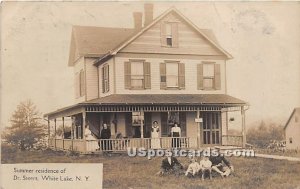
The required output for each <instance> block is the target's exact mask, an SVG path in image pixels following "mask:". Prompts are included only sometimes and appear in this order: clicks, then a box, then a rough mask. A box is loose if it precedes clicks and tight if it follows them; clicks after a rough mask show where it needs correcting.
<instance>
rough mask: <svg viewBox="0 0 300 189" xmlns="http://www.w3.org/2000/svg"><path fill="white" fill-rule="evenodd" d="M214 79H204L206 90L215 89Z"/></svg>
mask: <svg viewBox="0 0 300 189" xmlns="http://www.w3.org/2000/svg"><path fill="white" fill-rule="evenodd" d="M213 81H214V80H213V78H204V79H203V85H204V88H213V86H214V85H213Z"/></svg>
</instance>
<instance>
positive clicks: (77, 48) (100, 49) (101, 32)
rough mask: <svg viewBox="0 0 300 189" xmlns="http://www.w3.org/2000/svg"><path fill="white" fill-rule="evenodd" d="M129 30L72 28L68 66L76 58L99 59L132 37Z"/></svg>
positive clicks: (131, 32) (87, 27) (131, 31)
mask: <svg viewBox="0 0 300 189" xmlns="http://www.w3.org/2000/svg"><path fill="white" fill-rule="evenodd" d="M133 33H134V29H131V28H106V27H92V26H73V28H72V39H71V47H70V55H69V63H68V65H69V66H72V65H73V64H74V62H75V61H76V58H78V57H76V56H79V57H81V56H94V57H101V56H103V55H105V54H107V53H108V52H109V50H111V49H114V48H116V47H117V46H119V45H120V44H122V43H123V42H124V41H125V40H126V39H128V38H129V37H130V36H131V35H133Z"/></svg>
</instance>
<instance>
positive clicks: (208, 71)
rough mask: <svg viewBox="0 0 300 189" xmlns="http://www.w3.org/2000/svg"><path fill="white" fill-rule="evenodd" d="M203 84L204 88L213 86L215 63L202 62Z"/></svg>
mask: <svg viewBox="0 0 300 189" xmlns="http://www.w3.org/2000/svg"><path fill="white" fill-rule="evenodd" d="M203 86H204V88H205V89H213V88H214V87H215V65H214V64H203Z"/></svg>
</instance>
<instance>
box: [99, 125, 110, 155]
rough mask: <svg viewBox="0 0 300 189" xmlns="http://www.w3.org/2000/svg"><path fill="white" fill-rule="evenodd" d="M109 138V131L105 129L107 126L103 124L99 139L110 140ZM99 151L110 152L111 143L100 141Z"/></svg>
mask: <svg viewBox="0 0 300 189" xmlns="http://www.w3.org/2000/svg"><path fill="white" fill-rule="evenodd" d="M110 137H111V131H110V129H109V128H108V127H107V124H106V123H104V124H103V129H102V131H101V134H100V139H110ZM101 150H102V151H109V150H111V143H110V141H109V140H102V141H101Z"/></svg>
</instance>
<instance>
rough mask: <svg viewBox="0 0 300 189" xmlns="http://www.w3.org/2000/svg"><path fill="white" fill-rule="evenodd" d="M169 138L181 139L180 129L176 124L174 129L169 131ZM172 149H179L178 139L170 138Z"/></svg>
mask: <svg viewBox="0 0 300 189" xmlns="http://www.w3.org/2000/svg"><path fill="white" fill-rule="evenodd" d="M171 137H181V129H180V127H179V126H178V123H176V122H175V123H174V127H172V129H171ZM172 148H180V139H179V138H172Z"/></svg>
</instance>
